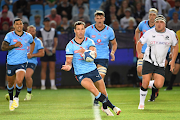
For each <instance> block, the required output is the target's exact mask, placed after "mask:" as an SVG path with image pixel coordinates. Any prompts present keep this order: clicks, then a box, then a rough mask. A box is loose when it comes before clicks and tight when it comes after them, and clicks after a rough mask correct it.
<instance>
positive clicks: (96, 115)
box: [91, 93, 101, 120]
mask: <svg viewBox="0 0 180 120" xmlns="http://www.w3.org/2000/svg"><path fill="white" fill-rule="evenodd" d="M91 97H92V104H93V103H94V98H95V97H94V95H93V94H92V93H91ZM99 107H100V106H92V109H93V112H94V120H101V116H100V111H99Z"/></svg>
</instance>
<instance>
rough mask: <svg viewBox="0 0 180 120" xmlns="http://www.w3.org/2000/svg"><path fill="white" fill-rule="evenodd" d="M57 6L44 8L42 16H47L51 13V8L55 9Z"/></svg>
mask: <svg viewBox="0 0 180 120" xmlns="http://www.w3.org/2000/svg"><path fill="white" fill-rule="evenodd" d="M56 7H57V5H54V6H53V7H49V5H45V6H44V16H46V15H49V14H50V13H51V9H52V8H56Z"/></svg>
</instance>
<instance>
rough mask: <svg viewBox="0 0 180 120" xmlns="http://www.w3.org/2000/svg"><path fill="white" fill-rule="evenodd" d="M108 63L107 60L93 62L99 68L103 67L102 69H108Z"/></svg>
mask: <svg viewBox="0 0 180 120" xmlns="http://www.w3.org/2000/svg"><path fill="white" fill-rule="evenodd" d="M108 62H109V60H108V59H95V60H94V63H95V64H96V65H98V64H99V65H101V66H103V67H105V68H108Z"/></svg>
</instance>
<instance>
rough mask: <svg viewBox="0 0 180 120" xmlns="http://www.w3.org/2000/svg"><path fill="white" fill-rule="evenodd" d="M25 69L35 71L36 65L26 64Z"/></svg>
mask: <svg viewBox="0 0 180 120" xmlns="http://www.w3.org/2000/svg"><path fill="white" fill-rule="evenodd" d="M27 68H31V69H33V70H35V69H36V65H35V64H34V63H28V64H27Z"/></svg>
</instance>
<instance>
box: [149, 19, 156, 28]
mask: <svg viewBox="0 0 180 120" xmlns="http://www.w3.org/2000/svg"><path fill="white" fill-rule="evenodd" d="M148 26H149V20H148ZM154 26H155V24H154V25H153V26H152V27H150V26H149V28H153V27H154Z"/></svg>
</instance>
